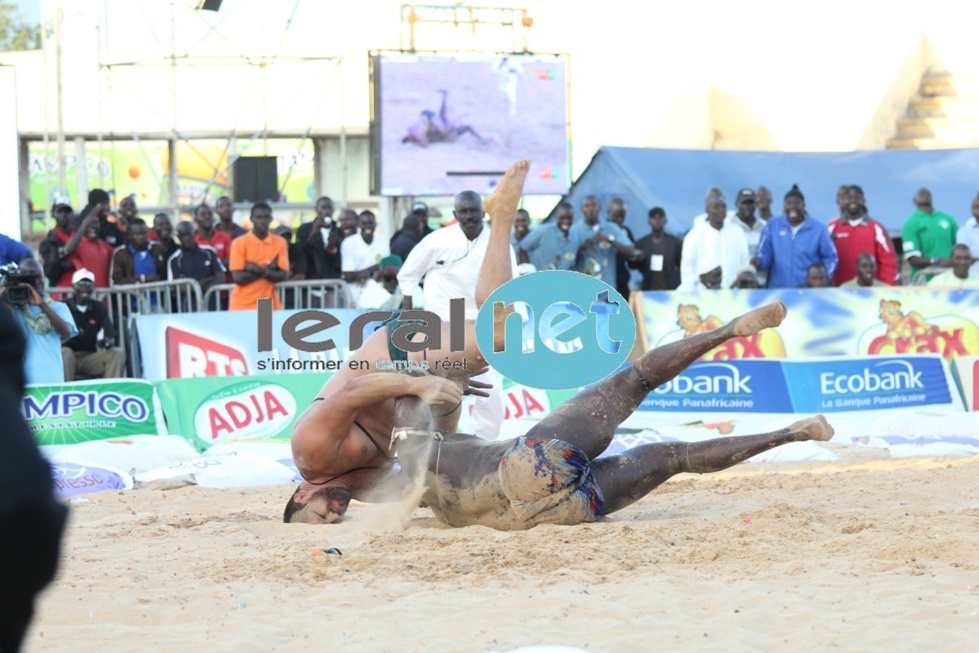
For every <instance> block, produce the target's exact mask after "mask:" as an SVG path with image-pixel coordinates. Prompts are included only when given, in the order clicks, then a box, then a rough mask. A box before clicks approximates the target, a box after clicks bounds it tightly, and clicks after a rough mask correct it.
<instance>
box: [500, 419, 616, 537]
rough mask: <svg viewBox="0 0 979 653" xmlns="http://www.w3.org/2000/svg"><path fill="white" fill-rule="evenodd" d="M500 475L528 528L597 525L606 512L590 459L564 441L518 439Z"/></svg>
mask: <svg viewBox="0 0 979 653" xmlns="http://www.w3.org/2000/svg"><path fill="white" fill-rule="evenodd" d="M498 473H499V479H500V485H501V487H502V489H503V494H504V495H506V497H507V499H509V501H510V507H511V508H512V509H513V512H514V513H515V514H516V515H517V517H518V518H519V519H521V520H523V521H524V522H525V523H526V525H527V528H530V527H532V526H536V525H537V524H564V525H569V526H570V525H573V524H579V523H581V522H589V521H596V520H597V519H598V518H599V517H601V515H602V513H603V512H604V511H605V501H604V499H603V497H602V490H601V488H599V487H598V483H597V482H596V480H595V475H594V474H593V473H592V470H591V461H589V460H588V456H586V455H585V453H584V452H583V451H582V450H581V449H579V448H578V447H576V446H574V445H572V444H569V443H567V442H564V441H563V440H556V439H541V438H527V437H523V438H518V439H517V442H516V443H515V444H514V445H513V446H512V447H510V448H509V449H508V450H507V452H506V453H505V454H504V455H503V459H502V460H501V461H500V468H499V472H498Z"/></svg>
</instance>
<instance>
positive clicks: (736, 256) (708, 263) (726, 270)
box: [678, 219, 750, 290]
mask: <svg viewBox="0 0 979 653" xmlns="http://www.w3.org/2000/svg"><path fill="white" fill-rule="evenodd" d="M749 261H750V257H749V256H748V240H747V238H746V237H745V235H744V229H742V228H741V227H739V226H737V225H734V224H732V223H731V222H729V221H728V220H726V219H725V220H724V224H723V226H722V227H721V229H720V230H718V229H715V228H714V227H712V226H710V223H708V222H701V223H699V224H697V225H696V226H694V228H693V229H691V230H690V231H689V232H688V233H687V235H686V237H685V238H684V239H683V258H681V259H680V287H679V288H678V290H697V289H700V288H703V287H704V284H703V283H701V281H700V275H702V274H704V273H705V272H710V271H711V270H713V269H714V268H716V267H718V266H720V268H721V288H730V287H731V284H733V283H734V281H735V279H737V278H738V270H739V269H741V268H742V267H744V266H746V265H748V263H749Z"/></svg>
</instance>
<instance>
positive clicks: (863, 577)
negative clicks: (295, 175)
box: [26, 445, 979, 653]
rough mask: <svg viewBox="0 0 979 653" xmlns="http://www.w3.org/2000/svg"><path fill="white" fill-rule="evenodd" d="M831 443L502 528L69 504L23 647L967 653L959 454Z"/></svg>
mask: <svg viewBox="0 0 979 653" xmlns="http://www.w3.org/2000/svg"><path fill="white" fill-rule="evenodd" d="M830 446H833V445H830ZM833 448H834V449H836V450H837V451H838V453H840V454H841V459H840V460H839V461H836V462H833V463H790V464H779V465H768V464H743V465H740V466H739V467H737V468H735V469H732V470H729V471H727V472H723V473H720V474H715V475H712V476H703V477H695V476H683V477H679V478H677V479H674V480H673V481H671V482H669V483H668V484H666V485H665V486H663V487H662V488H660V489H659V490H658V491H656V492H655V493H654V494H652V495H650V496H648V497H646V498H645V499H644V500H642V501H641V502H639V503H637V504H635V505H634V506H632V507H630V508H629V509H626V510H624V511H622V512H620V513H617V514H614V515H612V516H611V517H609V518H608V519H607V521H605V522H604V523H597V524H588V525H583V526H576V527H548V526H541V527H537V528H535V529H532V530H530V531H525V532H512V533H504V532H496V531H492V530H489V529H486V528H482V527H469V528H463V529H450V528H447V527H444V526H442V525H441V524H439V523H438V522H436V521H435V520H434V518H433V517H432V516H431V513H430V512H429V511H427V510H422V509H419V510H416V511H414V513H413V514H412V515H411V518H410V520H409V521H408V522H407V528H405V529H404V530H400V529H395V530H388V531H387V532H385V531H384V530H383V529H381V528H379V526H378V524H379V523H381V522H384V521H385V519H384V517H388V518H390V517H391V516H392V514H391V512H390V509H389V508H384V507H380V506H366V505H361V504H355V505H353V506H352V507H351V509H350V512H349V513H348V519H347V521H346V522H344V523H343V524H341V525H337V526H306V525H285V524H282V523H278V520H279V519H280V517H279V515H280V512H281V509H282V506H283V505H284V502H285V498H286V497H287V496H288V494H289V492H290V491H291V488H288V487H274V488H260V489H250V490H206V489H201V488H186V489H181V490H167V491H162V492H161V491H151V490H139V491H133V492H108V493H102V494H94V495H88V496H87V497H86V498H87V499H89V502H87V503H82V504H76V505H74V506H73V508H72V519H71V525H70V527H69V531H68V536H67V540H66V545H65V548H64V553H63V560H64V562H63V565H62V567H61V570H60V574H59V578H58V579H57V581H56V582H55V584H54V585H53V586H52V587H51V588H50V589H49V590H48V591H47V592H46V593H45V594H44V595H43V599H42V601H41V604H40V610H39V614H38V616H37V618H36V619H35V621H34V623H33V624H32V627H31V628H30V630H29V632H28V638H27V647H26V650H27V651H30V652H41V651H77V650H82V649H83V650H86V651H136V650H140V651H186V650H195V649H198V650H201V649H206V650H209V651H236V652H237V651H263V652H264V651H319V650H327V649H329V650H334V651H474V652H476V651H480V652H481V651H488V650H499V651H505V650H510V649H513V648H516V647H518V646H528V645H531V644H541V643H549V644H565V645H573V646H578V647H581V648H584V649H587V650H589V651H593V652H605V651H608V652H612V651H618V652H629V653H632V652H635V651H652V650H657V651H664V650H665V651H670V650H675V651H680V650H682V651H717V650H723V651H756V650H763V651H801V650H806V651H812V650H829V649H843V650H851V651H855V650H864V651H866V650H880V651H883V650H887V651H975V650H976V646H977V642H979V553H977V552H979V483H977V480H976V479H977V477H979V458H967V459H936V458H917V459H904V460H891V459H889V458H887V457H886V455H887V454H886V452H882V451H880V450H871V449H863V448H859V447H854V446H843V447H840V446H833ZM397 521H398V520H397V519H393V520H392V519H387V522H388V523H392V522H393V523H397ZM331 547H335V548H338V549H340V551H341V552H342V556H337V555H324V554H322V551H321V550H322V549H327V548H331Z"/></svg>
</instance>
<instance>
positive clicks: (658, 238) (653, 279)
mask: <svg viewBox="0 0 979 653" xmlns="http://www.w3.org/2000/svg"><path fill="white" fill-rule="evenodd" d="M649 229H650V231H649V233H648V234H646V235H645V236H643V237H642V238H640V239H639V240H637V241H636V249H638V250H639V251H640V252H642V260H639V261H633V262H632V263H630V264H629V265H630V266H631V267H632V268H633V269H635V270H639V271H640V272H641V273H642V289H643V290H644V291H646V290H676V289H677V287H678V286H679V285H680V261H681V260H682V259H683V241H682V240H680V239H679V238H677V237H676V236H673V235H672V234H668V233H666V211H665V210H664V209H663V208H662V207H659V206H654V207H653V208H651V209H649Z"/></svg>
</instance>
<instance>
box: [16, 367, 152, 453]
mask: <svg viewBox="0 0 979 653" xmlns="http://www.w3.org/2000/svg"><path fill="white" fill-rule="evenodd" d="M21 414H22V415H23V416H24V421H25V422H27V427H28V428H29V429H30V430H31V432H33V433H34V438H35V440H36V441H37V443H38V444H40V445H69V444H78V443H80V442H89V441H92V440H107V439H111V438H123V437H129V436H134V435H166V432H167V431H166V423H165V422H164V419H163V411H162V410H161V408H160V401H159V398H158V397H157V394H156V389H155V387H154V386H153V384H152V383H148V382H146V381H141V380H135V379H134V380H122V379H120V380H118V381H102V380H98V381H78V382H75V383H70V384H69V383H66V384H55V385H32V386H28V387H27V390H26V391H25V393H24V396H23V398H22V399H21Z"/></svg>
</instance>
